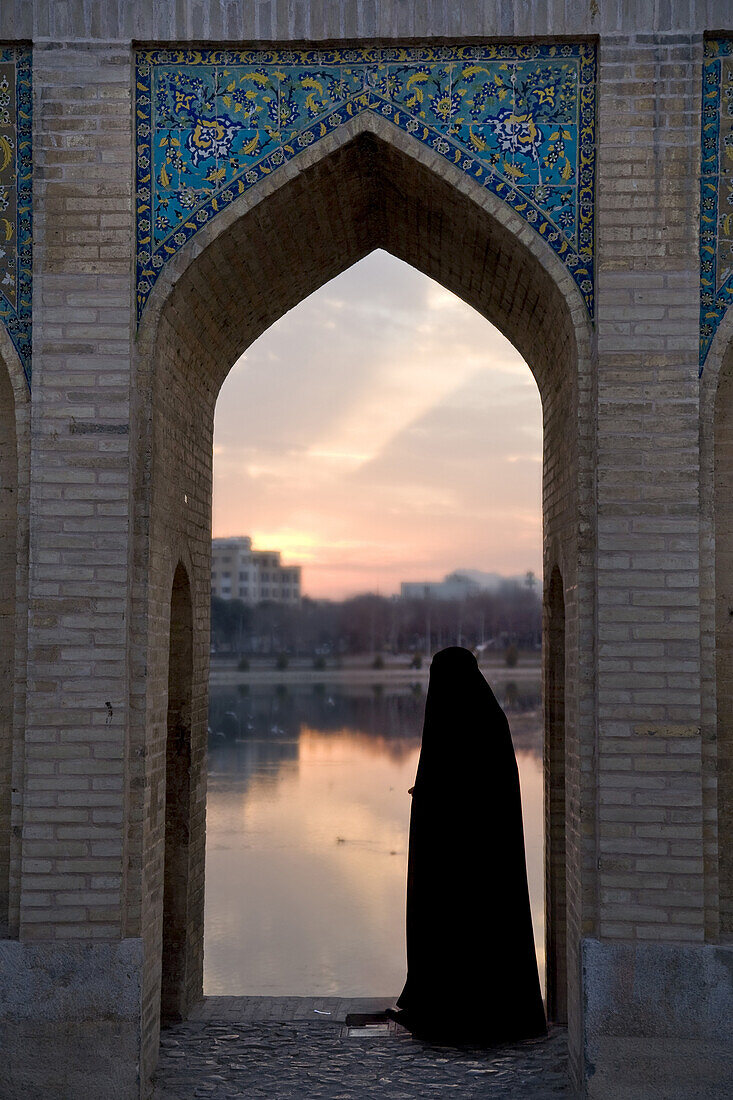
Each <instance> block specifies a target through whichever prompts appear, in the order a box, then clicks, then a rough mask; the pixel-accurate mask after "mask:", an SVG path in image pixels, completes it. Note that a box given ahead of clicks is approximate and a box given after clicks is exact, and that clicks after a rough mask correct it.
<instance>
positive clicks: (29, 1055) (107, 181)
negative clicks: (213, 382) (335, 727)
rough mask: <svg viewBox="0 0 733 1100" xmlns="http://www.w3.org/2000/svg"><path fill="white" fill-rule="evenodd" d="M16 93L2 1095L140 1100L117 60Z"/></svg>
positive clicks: (126, 133) (93, 52)
mask: <svg viewBox="0 0 733 1100" xmlns="http://www.w3.org/2000/svg"><path fill="white" fill-rule="evenodd" d="M33 81H34V94H35V105H34V130H35V134H34V142H35V144H34V157H35V193H34V201H35V220H34V238H35V251H34V264H35V279H34V362H33V404H32V429H31V431H32V448H31V450H32V454H31V525H30V540H31V542H30V544H31V550H30V580H29V604H30V612H29V632H28V673H27V675H28V707H27V720H26V734H25V744H26V751H25V787H24V792H23V800H24V809H23V835H22V880H21V906H20V920H19V940H18V941H17V942H8V943H5V944H3V945H2V948H3V950H2V958H1V960H0V962H1V964H2V965H1V966H0V969H2V971H3V975H2V977H3V984H4V986H5V988H6V991H7V994H6V995H7V996H8V997H9V998H10V1001H11V1002H13V999H14V998H16V999H17V1001H18V1004H20V1005H22V1004H23V1003H26V1004H32V1005H36V1007H37V1006H38V1005H39V1004H40V1003H43V1006H44V1007H43V1012H44V1024H43V1027H42V1028H40V1027H39V1026H38V1023H37V1021H35V1020H33V1019H29V1013H28V1010H27V1009H26V1010H25V1011H23V1010H22V1009H18V1011H17V1013H16V1018H15V1022H14V1023H12V1024H10V1025H4V1029H3V1045H4V1054H3V1061H4V1064H5V1066H6V1067H7V1066H8V1065H9V1066H11V1067H13V1068H12V1071H11V1072H12V1074H13V1076H12V1078H11V1082H10V1085H9V1086H7V1088H9V1089H10V1091H3V1088H2V1086H0V1091H3V1095H5V1096H13V1097H14V1096H16V1095H17V1096H21V1095H23V1096H29V1095H37V1094H38V1091H37V1090H38V1088H39V1075H38V1074H39V1070H38V1067H39V1065H44V1064H45V1065H48V1064H49V1061H50V1064H52V1065H53V1072H52V1074H51V1076H50V1077H49V1078H48V1080H53V1085H54V1089H55V1090H56V1091H55V1092H54V1095H57V1096H60V1095H62V1094H63V1095H69V1096H70V1095H75V1096H76V1095H85V1096H87V1097H100V1098H101V1097H103V1096H104V1097H110V1096H113V1095H124V1096H126V1097H128V1096H133V1095H137V1094H138V1091H139V1083H138V1077H139V1074H138V1068H137V1067H138V1061H139V1043H140V1035H139V1032H140V1003H139V1002H140V967H141V948H140V944H139V941H135V940H124V939H123V938H122V935H123V916H124V904H125V850H124V827H123V824H124V818H125V802H126V782H125V765H126V716H127V703H128V690H129V688H128V667H127V630H128V614H127V608H128V600H129V495H130V473H129V461H130V459H129V431H130V380H129V361H130V340H131V324H130V303H131V301H132V294H131V285H130V282H131V275H130V272H131V264H130V255H131V253H130V250H131V240H132V211H131V206H130V197H131V176H132V163H131V160H132V153H133V147H132V135H131V115H130V92H131V65H130V53H129V50H128V49H127V48H124V47H122V48H116V47H110V46H108V45H105V44H100V45H92V44H90V43H88V42H87V43H84V44H83V45H82V46H80V47H79V48H76V47H74V46H73V45H69V46H61V45H59V43H57V42H53V43H48V44H37V45H36V46H35V49H34V74H33ZM69 991H71V996H72V1002H73V1003H72V1002H70V1001H69ZM31 1015H32V1014H31ZM49 1072H50V1071H49ZM111 1081H114V1082H115V1084H114V1091H110V1088H111V1086H110V1082H111ZM13 1090H15V1091H13ZM117 1090H119V1091H117ZM49 1095H50V1093H49Z"/></svg>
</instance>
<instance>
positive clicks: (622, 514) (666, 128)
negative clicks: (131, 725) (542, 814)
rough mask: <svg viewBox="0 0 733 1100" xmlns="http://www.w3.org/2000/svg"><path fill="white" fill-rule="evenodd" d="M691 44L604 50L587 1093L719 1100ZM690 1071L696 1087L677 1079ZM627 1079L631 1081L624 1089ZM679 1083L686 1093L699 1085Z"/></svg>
mask: <svg viewBox="0 0 733 1100" xmlns="http://www.w3.org/2000/svg"><path fill="white" fill-rule="evenodd" d="M701 46H702V43H701V39H700V37H698V36H692V35H681V34H666V35H665V34H661V35H655V34H646V33H639V34H636V35H633V36H619V37H614V38H608V39H603V40H602V41H601V46H600V88H599V90H600V102H599V134H600V138H601V141H600V157H599V186H598V196H597V210H598V260H597V263H598V411H597V417H598V419H597V423H598V440H597V461H598V498H597V516H598V519H597V523H598V528H597V530H598V535H597V538H598V546H597V555H598V556H597V632H598V664H597V708H598V709H597V730H598V740H597V783H598V791H599V796H598V799H599V805H598V833H597V835H598V851H597V857H598V888H599V919H598V925H597V938H595V939H589V940H586V942H585V945H584V985H585V1013H586V1018H585V1027H586V1041H585V1057H586V1061H587V1063H588V1064H589V1065H593V1066H594V1068H595V1072H594V1073H593V1074H592V1075H591V1076H590V1077H589V1078H588V1081H587V1088H588V1095H589V1096H591V1097H596V1096H597V1097H606V1096H609V1095H615V1094H617V1093H615V1092H614V1089H618V1088H621V1087H623V1088H625V1089H630V1090H631V1091H630V1093H629V1095H632V1094H633V1095H644V1096H645V1097H650V1098H651V1097H666V1096H670V1095H680V1096H687V1095H692V1093H691V1092H690V1091H689V1090H690V1089H691V1088H700V1087H703V1082H705V1085H704V1091H705V1089H707V1090H708V1091H707V1092H706V1094H707V1095H711V1096H713V1095H714V1096H717V1095H721V1094H720V1093H719V1092H718V1091H717V1089H719V1088H720V1087H721V1081H722V1079H721V1077H720V1074H721V1072H724V1070H723V1069H722V1064H721V1063H720V1062H716V1061H715V1059H714V1058H712V1057H711V1058H710V1060H709V1061H705V1062H704V1063H703V1062H702V1061H701V1060H700V1059H699V1054H698V1057H697V1059H695V1060H694V1061H693V1063H692V1064H693V1065H694V1067H695V1068H694V1074H693V1076H692V1077H691V1076H690V1072H691V1071H690V1061H689V1054H690V1051H691V1050H694V1049H697V1050H698V1052H699V1050H701V1049H702V1047H701V1046H700V1045H698V1047H697V1048H696V1047H695V1045H694V1044H695V1043H697V1044H703V1043H705V1044H710V1045H709V1050H710V1052H711V1053H712V1052H713V1051H714V1050H715V1049H716V1044H719V1045H720V1046H721V1048H722V1047H724V1045H725V1039H724V1033H725V1025H724V1022H723V1019H722V1017H720V1008H719V1007H717V1008H716V1007H715V1006H714V1000H713V999H712V998H711V995H710V994H711V990H712V989H714V988H715V985H716V984H721V986H724V985H725V982H726V979H725V976H724V972H723V971H722V970H721V967H722V966H723V964H722V962H721V961H720V959H716V958H715V956H714V954H711V953H710V951H706V949H705V948H703V946H702V945H703V942H704V936H705V908H704V877H703V872H704V866H703V773H702V754H701V736H700V601H699V560H698V555H699V500H698V476H699V471H698V464H699V458H698V397H697V395H698V379H697V374H698V368H697V354H698V351H697V335H698V334H697V316H698V293H699V258H698V250H697V190H696V184H695V181H696V178H697V174H698V165H699V141H700V137H699V135H700V113H699V112H700V91H699V89H700V59H701ZM693 1077H694V1080H693ZM635 1090H636V1091H635ZM695 1095H698V1093H697V1092H695Z"/></svg>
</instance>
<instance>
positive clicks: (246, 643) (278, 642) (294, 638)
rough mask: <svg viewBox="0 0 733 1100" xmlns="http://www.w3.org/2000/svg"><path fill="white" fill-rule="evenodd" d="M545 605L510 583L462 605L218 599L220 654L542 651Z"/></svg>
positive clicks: (214, 604) (214, 619) (214, 620)
mask: <svg viewBox="0 0 733 1100" xmlns="http://www.w3.org/2000/svg"><path fill="white" fill-rule="evenodd" d="M541 633H542V605H541V600H540V596H539V594H538V593H537V592H536V591H535V587H534V585H533V584H519V583H514V582H507V583H506V584H505V585H503V586H502V587H501V588H500V589H499V590H498V591H496V592H479V593H476V594H475V595H471V596H468V597H465V598H463V599H456V600H438V599H398V598H396V597H391V598H390V597H385V596H377V595H372V594H366V595H362V596H353V597H351V598H350V599H346V600H313V599H309V598H307V597H304V598H303V600H302V601H301V603H300V605H299V606H289V605H287V604H280V603H276V602H275V601H274V600H263V601H262V602H261V603H259V604H257V605H256V606H255V607H250V606H247V605H246V604H245V603H243V601H242V600H222V599H221V598H220V597H218V596H212V598H211V643H212V647H213V649H214V651H215V652H219V653H228V654H237V655H244V656H254V655H257V654H261V655H272V654H287V655H288V656H293V657H307V656H319V655H320V656H332V657H338V656H356V655H359V654H379V653H385V654H389V653H394V654H398V653H413V654H430V653H434V652H435V651H436V650H437V649H441V648H443V646H448V645H462V646H466V647H467V648H469V649H472V648H476V647H480V646H484V647H487V648H489V649H490V648H497V649H501V650H503V649H505V648H506V646H508V645H515V646H518V647H520V648H530V647H534V646H537V645H539V643H540V639H541Z"/></svg>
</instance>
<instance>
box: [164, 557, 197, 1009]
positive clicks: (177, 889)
mask: <svg viewBox="0 0 733 1100" xmlns="http://www.w3.org/2000/svg"><path fill="white" fill-rule="evenodd" d="M192 672H193V607H192V601H191V585H190V583H189V579H188V572H187V570H186V567H185V566H184V564H183V562H180V561H179V562H178V565H177V566H176V570H175V573H174V575H173V584H172V586H171V599H170V640H169V646H168V710H167V715H166V742H165V845H164V856H163V918H162V919H163V928H162V959H161V982H160V986H161V989H160V1016H161V1022H162V1023H170V1022H173V1021H176V1020H181V1019H183V1018H184V1017H185V1015H186V1010H187V1008H188V1005H189V1000H190V994H189V989H190V984H191V965H190V958H189V955H190V951H191V948H192V944H191V943H190V942H189V938H188V936H187V932H188V923H189V908H190V906H189V892H190V872H191V861H190V842H191V699H192V682H191V680H192Z"/></svg>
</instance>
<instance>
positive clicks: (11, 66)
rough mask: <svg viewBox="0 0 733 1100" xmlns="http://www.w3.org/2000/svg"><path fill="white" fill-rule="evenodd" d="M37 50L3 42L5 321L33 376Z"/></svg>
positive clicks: (0, 134) (0, 160) (0, 246)
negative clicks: (34, 60) (34, 67)
mask: <svg viewBox="0 0 733 1100" xmlns="http://www.w3.org/2000/svg"><path fill="white" fill-rule="evenodd" d="M31 110H32V100H31V52H30V49H26V48H23V47H21V48H16V47H2V46H0V322H2V324H3V325H4V326H5V328H6V329H7V332H8V335H9V336H10V339H11V340H12V341H13V344H14V345H15V348H16V351H17V352H18V356H19V357H20V361H21V363H22V365H23V370H24V372H25V376H26V379H27V381H28V385H30V379H31V246H32V232H31V206H32V158H31Z"/></svg>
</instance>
